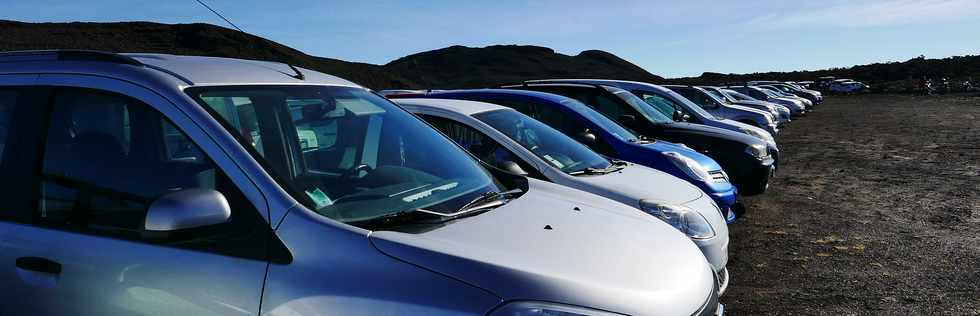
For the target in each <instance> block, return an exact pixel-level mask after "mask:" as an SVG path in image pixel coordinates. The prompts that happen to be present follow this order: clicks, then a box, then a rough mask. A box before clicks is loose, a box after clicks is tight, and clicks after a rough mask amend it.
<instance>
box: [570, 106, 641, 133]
mask: <svg viewBox="0 0 980 316" xmlns="http://www.w3.org/2000/svg"><path fill="white" fill-rule="evenodd" d="M561 104H564V105H565V106H567V107H569V108H570V109H572V110H574V111H575V112H578V113H580V114H582V115H583V116H585V118H586V119H588V120H589V121H591V122H592V123H595V124H596V125H599V128H602V129H603V130H605V131H606V132H609V133H610V134H612V135H613V136H615V137H616V138H618V139H619V140H622V141H625V142H631V143H634V142H637V141H638V139H639V137H637V136H636V133H634V132H633V131H631V130H629V129H627V128H625V127H623V126H622V125H619V123H616V122H613V120H611V119H609V118H608V117H606V116H605V115H602V114H601V113H599V112H596V111H595V110H593V109H592V108H590V107H589V106H588V105H585V104H584V103H582V102H579V101H577V100H574V99H566V100H564V101H561Z"/></svg>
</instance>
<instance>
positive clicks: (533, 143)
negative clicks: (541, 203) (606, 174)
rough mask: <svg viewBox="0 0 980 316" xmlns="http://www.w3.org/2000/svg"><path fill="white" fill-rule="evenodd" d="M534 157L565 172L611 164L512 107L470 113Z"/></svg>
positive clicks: (601, 167)
mask: <svg viewBox="0 0 980 316" xmlns="http://www.w3.org/2000/svg"><path fill="white" fill-rule="evenodd" d="M473 117H475V118H476V119H478V120H480V121H483V122H484V123H487V125H490V126H491V127H493V128H494V129H496V130H498V131H500V132H501V133H503V134H504V135H507V137H508V138H510V139H512V140H514V141H515V142H517V143H518V144H520V145H521V146H523V147H524V148H527V150H529V151H530V152H531V153H534V155H535V156H538V158H541V160H544V161H546V162H547V163H548V164H549V165H551V166H552V167H555V168H558V169H559V170H561V171H562V172H565V173H574V172H579V171H583V170H586V169H589V168H593V169H606V168H609V167H610V166H611V163H610V162H609V160H607V159H606V158H603V157H602V156H599V154H596V153H595V152H593V151H592V150H590V149H589V148H588V147H585V145H582V144H581V143H579V142H577V141H575V140H574V139H571V138H569V137H568V136H565V134H562V133H561V132H559V131H557V130H555V129H553V128H551V127H548V126H547V125H544V123H541V122H538V121H537V120H535V119H532V118H530V117H527V116H524V115H523V114H521V113H518V112H517V111H513V110H496V111H490V112H484V113H480V114H476V115H473Z"/></svg>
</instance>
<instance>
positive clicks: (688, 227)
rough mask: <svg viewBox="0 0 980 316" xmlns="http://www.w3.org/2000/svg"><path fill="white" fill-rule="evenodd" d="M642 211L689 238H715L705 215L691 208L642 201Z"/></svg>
mask: <svg viewBox="0 0 980 316" xmlns="http://www.w3.org/2000/svg"><path fill="white" fill-rule="evenodd" d="M640 209H642V210H643V211H644V212H647V213H650V215H653V216H655V217H657V218H659V219H661V220H663V221H664V222H667V224H670V226H674V228H677V230H679V231H681V232H682V233H684V234H685V235H687V236H688V237H691V238H695V239H707V238H711V237H715V230H714V229H713V228H711V224H709V223H708V220H707V219H705V218H704V215H701V213H698V212H697V211H695V210H692V209H691V208H689V207H686V206H681V205H673V204H663V203H657V202H654V201H648V200H641V201H640Z"/></svg>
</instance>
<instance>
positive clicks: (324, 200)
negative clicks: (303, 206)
mask: <svg viewBox="0 0 980 316" xmlns="http://www.w3.org/2000/svg"><path fill="white" fill-rule="evenodd" d="M306 196H309V197H310V199H312V200H313V203H316V207H317V208H321V207H324V206H327V205H333V200H331V199H330V197H328V196H327V194H326V193H323V191H320V188H317V189H315V190H313V191H306Z"/></svg>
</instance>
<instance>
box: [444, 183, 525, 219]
mask: <svg viewBox="0 0 980 316" xmlns="http://www.w3.org/2000/svg"><path fill="white" fill-rule="evenodd" d="M520 193H524V190H521V189H513V190H507V191H503V192H496V191H488V192H486V193H483V194H481V195H480V196H478V197H476V198H475V199H473V200H472V201H469V202H468V203H466V204H463V206H461V207H460V208H459V210H458V211H456V212H454V213H452V214H447V215H448V216H449V217H453V218H456V217H460V216H463V215H466V214H467V213H471V212H473V211H475V210H480V209H490V208H491V207H495V206H500V205H503V204H504V202H502V200H501V199H503V198H507V197H508V196H512V195H515V194H520Z"/></svg>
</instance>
